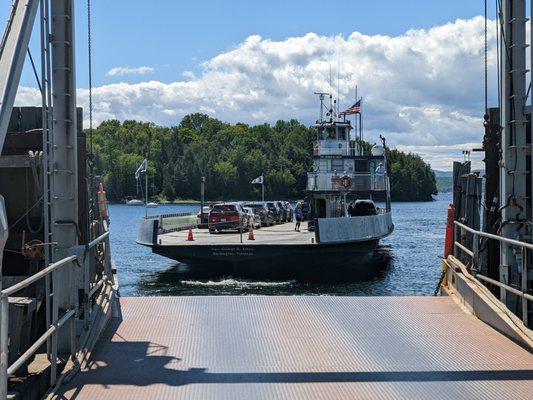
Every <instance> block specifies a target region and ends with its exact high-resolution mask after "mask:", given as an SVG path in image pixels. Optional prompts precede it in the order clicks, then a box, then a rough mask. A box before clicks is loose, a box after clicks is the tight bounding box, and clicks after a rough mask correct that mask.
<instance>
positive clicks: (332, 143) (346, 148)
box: [313, 140, 361, 157]
mask: <svg viewBox="0 0 533 400" xmlns="http://www.w3.org/2000/svg"><path fill="white" fill-rule="evenodd" d="M313 155H314V156H351V157H354V156H359V155H361V147H360V146H359V145H357V144H354V143H348V142H347V141H346V140H320V141H318V142H316V143H315V145H314V147H313Z"/></svg>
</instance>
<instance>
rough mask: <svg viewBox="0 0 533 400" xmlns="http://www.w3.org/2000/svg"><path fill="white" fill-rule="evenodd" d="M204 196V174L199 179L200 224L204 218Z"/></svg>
mask: <svg viewBox="0 0 533 400" xmlns="http://www.w3.org/2000/svg"><path fill="white" fill-rule="evenodd" d="M204 197H205V176H202V179H201V181H200V225H201V224H203V222H202V221H203V220H204Z"/></svg>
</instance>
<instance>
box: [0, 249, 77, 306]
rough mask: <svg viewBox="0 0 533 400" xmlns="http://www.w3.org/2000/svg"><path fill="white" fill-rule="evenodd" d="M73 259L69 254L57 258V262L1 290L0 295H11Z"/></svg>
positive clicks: (74, 257)
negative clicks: (60, 258) (59, 258)
mask: <svg viewBox="0 0 533 400" xmlns="http://www.w3.org/2000/svg"><path fill="white" fill-rule="evenodd" d="M75 259H76V256H69V257H66V258H63V259H62V260H59V261H57V262H55V263H53V264H50V265H49V266H48V267H46V268H45V269H43V270H41V271H39V272H37V273H36V274H35V275H32V276H30V277H28V278H26V279H24V280H23V281H20V282H19V283H17V284H15V285H13V286H10V287H8V288H6V289H4V290H2V292H1V293H0V296H2V297H8V296H11V295H12V294H13V293H16V292H18V291H19V290H22V289H24V288H25V287H28V286H29V285H31V284H32V283H35V282H37V281H38V280H39V279H41V278H44V277H45V276H46V275H48V274H50V273H52V272H53V271H55V270H56V269H58V268H61V267H62V266H63V265H65V264H67V263H69V262H72V261H74V260H75Z"/></svg>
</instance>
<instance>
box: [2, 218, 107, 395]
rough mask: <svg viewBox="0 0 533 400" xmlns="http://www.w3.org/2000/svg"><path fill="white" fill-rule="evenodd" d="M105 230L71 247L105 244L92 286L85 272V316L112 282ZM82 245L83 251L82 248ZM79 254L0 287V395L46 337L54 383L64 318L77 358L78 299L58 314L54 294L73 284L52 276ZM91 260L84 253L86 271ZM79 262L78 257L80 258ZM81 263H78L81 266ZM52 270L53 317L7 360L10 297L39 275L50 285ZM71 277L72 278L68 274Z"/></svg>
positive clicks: (73, 355) (32, 282)
mask: <svg viewBox="0 0 533 400" xmlns="http://www.w3.org/2000/svg"><path fill="white" fill-rule="evenodd" d="M103 229H104V231H105V232H104V233H103V234H101V235H100V236H98V237H97V238H96V239H94V240H92V241H90V242H89V243H87V244H86V245H83V246H75V247H73V248H71V249H70V250H71V252H72V253H75V252H76V250H75V248H76V247H79V248H81V249H82V253H85V254H86V253H87V251H88V250H89V249H92V248H93V247H95V246H96V245H97V244H99V243H101V242H104V243H105V248H104V250H103V252H104V258H105V261H104V262H105V265H106V268H104V271H103V276H102V277H101V279H100V280H98V281H97V282H95V283H94V286H92V285H91V284H92V281H91V278H89V274H87V273H84V277H85V287H86V292H85V293H86V296H85V298H84V301H85V302H86V303H87V306H88V308H87V306H86V308H85V310H84V312H85V319H86V320H87V318H88V317H89V313H91V312H92V311H91V307H90V304H91V302H90V300H89V299H91V298H92V297H93V296H94V295H95V294H96V293H97V292H98V290H99V289H101V288H102V287H103V286H104V285H107V284H109V283H110V284H113V278H112V270H111V249H110V247H109V230H107V227H106V226H105V224H104V226H103ZM84 248H85V251H83V249H84ZM79 257H80V254H79V253H78V255H74V254H73V255H70V256H68V257H65V258H63V259H61V260H59V261H56V262H54V263H51V264H50V265H48V267H46V268H44V269H43V270H41V271H39V272H37V273H36V274H34V275H32V276H29V277H28V278H26V279H24V280H22V281H21V282H18V283H17V284H15V285H12V286H10V287H8V288H5V289H3V290H0V398H5V397H6V396H7V387H8V379H9V377H10V376H11V375H12V374H14V373H15V372H16V371H17V370H18V369H19V368H20V367H21V366H22V365H23V364H24V363H25V362H27V361H28V360H29V359H30V357H31V356H33V355H34V354H35V353H36V352H37V351H38V349H39V348H40V347H41V346H42V345H43V344H44V343H45V342H48V341H49V340H52V345H51V349H50V348H48V349H47V353H48V355H49V358H50V364H51V372H50V383H51V385H52V386H53V385H54V384H55V382H56V379H57V367H56V366H57V337H58V336H57V335H58V331H59V329H60V328H61V327H62V326H63V325H65V324H66V323H67V322H69V321H70V324H69V325H70V352H71V356H72V357H73V358H76V356H77V354H78V350H79V349H78V344H77V343H76V323H75V322H76V321H75V319H76V317H77V315H78V310H77V308H78V305H77V301H75V302H74V303H73V304H71V305H70V307H69V308H68V309H67V310H66V311H65V312H64V313H63V315H61V316H58V311H59V308H58V307H59V303H58V302H57V300H56V299H55V298H56V294H57V293H58V291H60V290H72V289H73V286H71V285H69V286H68V287H67V288H64V287H58V286H57V283H56V279H55V276H56V275H55V272H56V271H57V270H58V269H60V268H62V267H66V266H69V265H71V266H72V265H73V263H75V262H76V263H78V259H79ZM91 262H93V261H92V258H91V257H89V258H87V257H85V255H84V256H83V262H82V263H83V264H84V267H85V268H86V271H88V268H89V264H90V263H91ZM80 263H81V260H80ZM80 263H78V265H79V266H80V267H81V265H80ZM51 274H52V288H53V293H54V299H53V300H52V302H51V303H52V305H51V307H52V311H51V313H52V315H53V320H52V321H49V320H48V321H47V324H49V325H48V326H47V329H46V331H45V332H44V333H43V334H42V335H41V336H40V337H39V338H38V339H37V340H35V341H34V342H33V344H32V345H31V346H30V347H29V348H28V349H27V350H26V351H25V352H24V353H23V354H22V355H21V356H20V357H18V358H17V359H16V360H15V361H14V362H13V363H12V364H11V365H8V364H9V345H8V342H9V297H10V296H11V295H13V294H14V293H17V292H18V291H20V290H22V289H24V288H26V287H28V286H29V285H31V284H34V283H35V282H37V281H39V280H40V279H42V278H46V282H47V284H46V286H47V285H49V282H50V277H49V276H50V275H51ZM71 279H72V278H71ZM89 285H91V286H92V288H91V289H89ZM49 301H50V299H48V298H47V309H48V302H49Z"/></svg>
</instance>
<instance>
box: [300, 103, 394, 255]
mask: <svg viewBox="0 0 533 400" xmlns="http://www.w3.org/2000/svg"><path fill="white" fill-rule="evenodd" d="M318 95H319V96H320V118H319V120H318V121H317V123H316V124H315V125H314V128H315V129H316V133H317V134H316V142H315V145H314V148H313V171H312V172H309V173H308V179H307V193H308V196H309V205H310V210H311V212H310V215H311V218H310V219H311V221H313V223H311V224H310V229H315V231H316V239H317V242H318V243H350V242H373V243H375V244H377V242H378V241H379V239H381V238H383V237H384V236H387V235H388V234H390V233H391V232H392V231H393V229H394V225H393V223H392V216H391V208H390V184H389V177H388V173H387V159H386V154H385V139H384V138H382V137H381V139H382V142H383V145H374V146H373V147H372V149H371V151H370V154H365V151H364V148H363V141H362V135H361V131H360V133H359V137H358V138H355V137H354V139H352V138H351V136H350V133H351V131H352V129H353V127H352V124H351V122H350V121H349V120H346V114H359V115H360V101H358V102H356V103H355V104H354V105H353V106H352V107H350V108H349V109H348V110H346V111H345V112H340V113H339V112H338V111H337V112H335V108H336V105H335V101H333V100H332V96H331V95H329V94H327V93H318ZM326 96H327V97H329V100H330V106H329V109H328V108H326V106H325V104H324V99H325V98H326ZM324 111H326V112H325V113H324ZM324 115H325V118H324ZM341 115H342V117H341ZM354 136H357V135H354ZM374 201H377V202H380V203H382V204H383V207H376V205H375V203H374ZM370 247H372V246H370Z"/></svg>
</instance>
